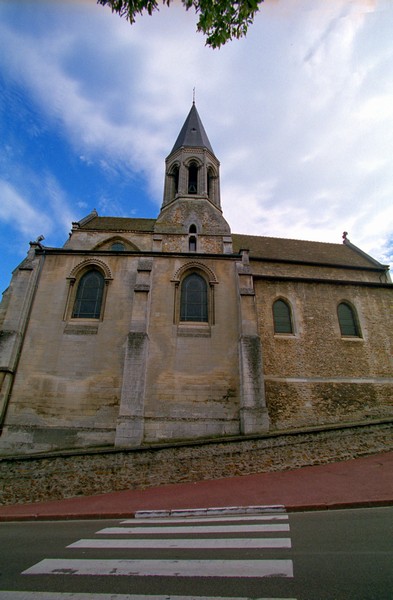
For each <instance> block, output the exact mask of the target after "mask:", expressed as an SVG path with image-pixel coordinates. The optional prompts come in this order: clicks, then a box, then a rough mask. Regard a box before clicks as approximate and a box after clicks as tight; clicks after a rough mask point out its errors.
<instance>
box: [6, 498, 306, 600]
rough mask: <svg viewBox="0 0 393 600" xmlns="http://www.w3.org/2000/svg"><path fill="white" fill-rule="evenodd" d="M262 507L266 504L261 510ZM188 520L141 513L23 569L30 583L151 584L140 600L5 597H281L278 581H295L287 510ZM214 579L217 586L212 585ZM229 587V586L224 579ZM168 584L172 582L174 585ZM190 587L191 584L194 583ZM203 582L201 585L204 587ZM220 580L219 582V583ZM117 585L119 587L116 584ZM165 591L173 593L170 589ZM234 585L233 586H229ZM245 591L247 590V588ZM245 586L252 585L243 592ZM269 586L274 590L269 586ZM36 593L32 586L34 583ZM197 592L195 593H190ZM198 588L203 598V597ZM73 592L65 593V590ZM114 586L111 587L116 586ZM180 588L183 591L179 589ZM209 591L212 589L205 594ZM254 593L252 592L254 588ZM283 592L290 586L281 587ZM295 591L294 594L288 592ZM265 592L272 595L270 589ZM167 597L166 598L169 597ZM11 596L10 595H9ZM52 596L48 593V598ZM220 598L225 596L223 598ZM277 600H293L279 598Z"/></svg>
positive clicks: (12, 599) (17, 597)
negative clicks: (276, 592)
mask: <svg viewBox="0 0 393 600" xmlns="http://www.w3.org/2000/svg"><path fill="white" fill-rule="evenodd" d="M259 508H261V507H259ZM187 514H188V516H180V517H179V516H177V515H176V514H175V512H174V513H173V514H171V515H169V516H158V517H157V516H153V517H149V515H146V514H143V515H142V516H140V517H139V518H135V519H127V520H124V521H122V522H120V523H119V524H118V525H116V526H112V527H105V528H102V529H99V530H98V531H96V532H95V534H94V537H91V538H84V539H79V540H76V541H75V542H73V543H71V544H69V545H68V546H67V547H66V549H65V552H64V556H63V557H59V558H49V557H48V558H44V559H43V560H41V561H40V562H38V563H37V564H34V565H32V566H31V567H29V568H27V569H26V570H24V571H23V572H22V575H23V576H24V577H26V579H27V578H28V579H29V581H30V582H31V580H32V578H34V577H37V576H45V577H48V576H49V577H51V578H53V579H54V580H55V579H56V577H59V576H61V577H62V581H65V580H68V581H69V580H70V579H71V578H72V579H73V580H75V579H76V580H79V581H81V580H82V579H78V578H83V577H89V578H92V577H98V578H100V581H102V579H101V578H111V580H113V581H114V582H116V581H119V578H126V577H127V578H130V581H133V582H135V581H138V582H139V583H140V582H141V581H142V582H143V583H146V594H144V593H139V590H140V589H141V588H140V586H139V587H135V586H134V589H135V590H136V591H137V592H138V593H135V594H134V595H130V594H128V593H126V594H124V593H121V594H113V593H111V594H106V593H98V594H97V593H95V594H91V593H84V590H83V591H82V592H81V593H77V592H72V593H71V592H69V591H68V590H67V591H64V592H56V593H52V592H51V593H49V592H46V591H45V592H43V591H40V592H31V591H26V592H17V591H14V592H12V591H10V592H0V598H1V599H3V600H33V599H37V600H47V599H48V598H49V597H50V598H51V600H68V599H71V598H72V600H92V599H93V598H94V599H95V598H97V600H131V599H132V600H192V599H196V600H207V599H208V598H209V599H212V598H214V599H215V600H221V599H222V600H245V599H246V598H258V600H276V599H277V600H278V596H275V598H273V597H272V596H271V594H270V593H269V590H271V589H273V588H272V587H271V585H272V582H274V581H280V582H281V581H284V580H288V581H293V564H292V560H291V558H290V550H291V539H290V528H289V520H288V515H287V514H286V512H285V509H284V508H279V509H277V507H274V509H272V510H270V511H269V510H259V511H255V514H246V515H242V514H236V511H234V512H231V511H230V510H229V511H227V512H226V514H222V511H219V512H218V514H215V513H214V511H210V512H208V513H207V514H205V515H198V514H195V515H194V514H193V512H192V511H190V512H189V513H187ZM157 578H163V579H162V580H161V579H159V580H158V579H157ZM157 581H160V582H162V583H161V584H160V585H161V587H160V592H162V591H163V592H164V594H161V593H160V594H154V593H153V594H152V593H149V589H150V588H149V586H150V584H151V582H153V583H156V582H157ZM171 581H176V583H177V584H178V583H179V581H180V582H185V584H184V586H185V587H184V590H185V591H186V595H182V592H181V591H176V592H172V591H171V590H173V589H174V588H173V586H171V585H170V582H171ZM209 581H210V582H211V583H210V585H209ZM224 581H228V582H230V583H228V584H226V585H225V586H224V584H223V582H224ZM247 581H249V582H253V586H254V587H252V589H253V590H254V589H257V590H258V591H257V593H256V594H255V592H252V591H250V593H248V592H247V595H244V593H241V595H236V594H234V595H230V594H228V595H225V594H223V593H222V590H224V589H225V590H228V589H232V588H231V586H232V584H233V590H237V587H236V586H237V584H238V583H239V582H240V584H241V585H240V588H238V589H240V591H241V592H242V589H247ZM168 582H169V583H168ZM190 582H191V583H192V585H190ZM200 582H203V585H201V584H200ZM213 583H214V585H213ZM115 585H116V583H114V584H113V587H115ZM165 586H167V588H166V587H165ZM228 586H229V587H228ZM242 586H243V588H242ZM244 586H246V588H244ZM269 586H270V587H269ZM28 587H29V588H30V585H29V586H28ZM190 587H191V589H192V590H193V593H194V595H189V593H187V592H188V591H189V589H190ZM198 588H200V590H199V591H200V593H198ZM65 589H67V588H65ZM112 589H113V588H112ZM176 589H179V590H181V589H182V588H181V587H178V588H176ZM206 589H208V590H210V589H212V590H214V593H212V595H210V596H209V595H206ZM249 589H250V590H251V588H249ZM280 589H284V588H282V587H281V588H280ZM290 589H291V588H290V587H289V588H288V590H289V591H290ZM265 590H266V591H267V594H269V598H268V597H267V595H266V594H264V593H263V592H264V591H265ZM166 591H167V592H168V593H165V592H166ZM7 594H8V595H7ZM48 594H49V595H48ZM220 594H221V595H220ZM279 600H295V599H294V598H292V597H289V596H288V595H281V596H280V597H279Z"/></svg>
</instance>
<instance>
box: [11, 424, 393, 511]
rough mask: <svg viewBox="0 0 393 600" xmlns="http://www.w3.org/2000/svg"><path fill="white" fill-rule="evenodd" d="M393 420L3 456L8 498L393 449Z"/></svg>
mask: <svg viewBox="0 0 393 600" xmlns="http://www.w3.org/2000/svg"><path fill="white" fill-rule="evenodd" d="M392 428H393V427H392V422H390V421H387V420H384V421H378V422H373V423H368V424H351V425H346V426H343V427H338V426H331V427H329V428H326V427H325V428H323V429H322V428H319V429H312V430H310V429H309V430H298V431H292V432H290V433H275V434H266V435H263V436H258V437H256V436H253V437H251V436H250V437H248V438H244V437H242V438H240V437H239V438H232V439H225V440H224V439H220V440H209V441H207V440H204V441H199V442H192V443H179V444H171V445H160V446H150V447H144V448H135V449H123V450H119V449H112V448H111V449H101V450H89V451H86V450H84V451H79V452H77V451H68V452H57V453H51V454H45V455H32V456H29V457H26V456H18V457H5V458H2V459H0V502H1V503H2V504H16V503H27V502H38V501H45V500H54V499H60V498H66V497H73V496H78V495H94V494H102V493H105V492H112V491H119V490H126V489H143V488H147V487H151V486H159V485H163V484H171V483H182V482H192V481H200V480H203V479H220V478H223V477H232V476H237V475H249V474H252V473H261V472H268V471H282V470H287V469H294V468H297V467H303V466H306V465H316V464H323V463H329V462H335V461H339V460H346V459H350V458H357V457H359V456H366V455H368V454H375V453H378V452H386V451H388V450H392V449H393V435H392Z"/></svg>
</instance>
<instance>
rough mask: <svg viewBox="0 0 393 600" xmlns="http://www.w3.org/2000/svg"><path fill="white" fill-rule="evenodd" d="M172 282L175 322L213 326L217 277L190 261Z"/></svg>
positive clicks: (203, 266)
mask: <svg viewBox="0 0 393 600" xmlns="http://www.w3.org/2000/svg"><path fill="white" fill-rule="evenodd" d="M172 282H173V283H174V284H175V297H174V322H175V323H178V324H181V323H190V322H194V323H199V324H209V325H213V324H214V321H215V315H214V286H215V285H216V284H217V283H218V281H217V277H216V276H215V274H214V273H213V271H212V270H211V269H209V268H208V267H206V266H205V265H203V264H201V263H199V262H197V261H190V262H188V263H186V264H185V265H183V266H182V267H180V269H178V270H177V272H176V273H175V275H174V277H173V279H172Z"/></svg>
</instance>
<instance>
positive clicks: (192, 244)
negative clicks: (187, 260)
mask: <svg viewBox="0 0 393 600" xmlns="http://www.w3.org/2000/svg"><path fill="white" fill-rule="evenodd" d="M196 232H197V228H196V225H194V224H192V225H190V227H189V229H188V233H189V234H190V235H189V236H188V249H189V251H190V252H196V250H197V236H196V235H194V234H196Z"/></svg>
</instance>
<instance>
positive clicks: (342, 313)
mask: <svg viewBox="0 0 393 600" xmlns="http://www.w3.org/2000/svg"><path fill="white" fill-rule="evenodd" d="M337 315H338V322H339V325H340V331H341V335H342V336H351V337H360V327H359V322H358V319H357V315H356V312H355V310H354V308H352V306H350V305H349V304H347V302H341V303H340V304H339V305H338V307H337Z"/></svg>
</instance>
